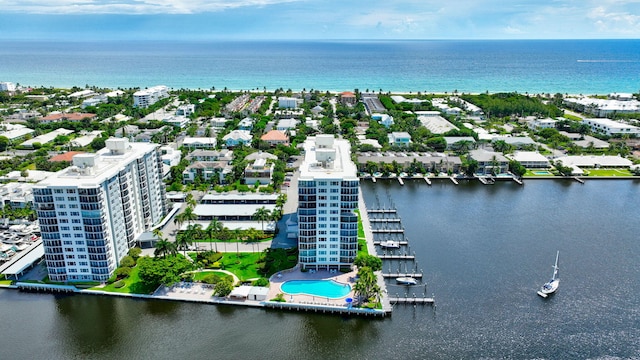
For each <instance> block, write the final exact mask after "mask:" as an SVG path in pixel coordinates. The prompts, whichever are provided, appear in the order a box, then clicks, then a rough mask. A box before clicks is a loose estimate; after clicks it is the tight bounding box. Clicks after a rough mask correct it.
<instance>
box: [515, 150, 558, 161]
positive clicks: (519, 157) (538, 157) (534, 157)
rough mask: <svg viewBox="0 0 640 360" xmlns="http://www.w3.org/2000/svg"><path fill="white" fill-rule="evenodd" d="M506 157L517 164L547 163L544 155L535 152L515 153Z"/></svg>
mask: <svg viewBox="0 0 640 360" xmlns="http://www.w3.org/2000/svg"><path fill="white" fill-rule="evenodd" d="M507 157H509V158H511V159H513V160H516V161H519V162H549V159H547V158H546V157H545V156H544V155H542V154H540V153H539V152H535V151H516V152H515V153H513V154H511V155H507Z"/></svg>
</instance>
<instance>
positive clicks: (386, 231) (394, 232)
mask: <svg viewBox="0 0 640 360" xmlns="http://www.w3.org/2000/svg"><path fill="white" fill-rule="evenodd" d="M371 232H372V233H374V234H376V233H377V234H380V233H391V234H401V233H404V229H371Z"/></svg>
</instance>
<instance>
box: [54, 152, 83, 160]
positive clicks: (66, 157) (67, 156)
mask: <svg viewBox="0 0 640 360" xmlns="http://www.w3.org/2000/svg"><path fill="white" fill-rule="evenodd" d="M83 153H84V152H83V151H67V152H66V153H64V154H59V155H55V156H52V157H51V158H49V161H51V162H56V161H71V160H72V158H73V155H76V154H83Z"/></svg>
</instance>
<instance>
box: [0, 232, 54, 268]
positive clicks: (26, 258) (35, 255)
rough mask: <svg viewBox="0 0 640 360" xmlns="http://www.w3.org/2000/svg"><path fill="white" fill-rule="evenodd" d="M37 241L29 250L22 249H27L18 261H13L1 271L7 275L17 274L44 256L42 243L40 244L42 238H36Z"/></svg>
mask: <svg viewBox="0 0 640 360" xmlns="http://www.w3.org/2000/svg"><path fill="white" fill-rule="evenodd" d="M38 242H40V243H39V244H38V245H35V246H34V247H33V248H31V250H29V249H26V250H23V251H28V253H26V254H25V255H22V257H21V258H20V259H19V260H18V261H16V262H14V263H13V264H12V265H11V266H9V267H8V268H7V269H6V270H4V271H3V272H2V273H3V274H7V275H15V274H19V273H21V272H22V271H24V269H26V268H28V267H29V266H31V265H32V264H33V263H34V262H35V261H36V260H38V259H40V258H42V257H43V256H44V245H42V240H38Z"/></svg>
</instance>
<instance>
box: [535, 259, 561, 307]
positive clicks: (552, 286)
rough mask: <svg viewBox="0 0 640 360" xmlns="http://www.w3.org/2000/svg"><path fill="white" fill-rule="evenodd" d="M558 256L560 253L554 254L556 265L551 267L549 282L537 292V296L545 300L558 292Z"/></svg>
mask: <svg viewBox="0 0 640 360" xmlns="http://www.w3.org/2000/svg"><path fill="white" fill-rule="evenodd" d="M559 256H560V251H558V252H557V253H556V263H555V264H554V265H553V275H552V276H551V280H549V281H548V282H547V283H545V284H544V285H542V288H540V290H539V291H538V295H540V296H542V297H543V298H546V297H547V296H549V295H551V294H553V293H554V292H556V290H558V286H560V277H559V276H558V257H559Z"/></svg>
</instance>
